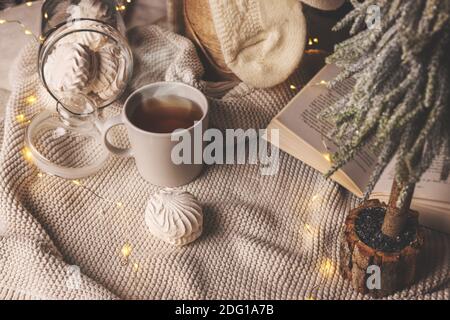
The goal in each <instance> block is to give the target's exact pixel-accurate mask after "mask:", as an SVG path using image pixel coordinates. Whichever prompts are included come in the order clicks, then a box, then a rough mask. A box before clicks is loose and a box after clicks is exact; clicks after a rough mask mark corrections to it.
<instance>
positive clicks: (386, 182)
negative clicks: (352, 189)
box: [373, 157, 450, 206]
mask: <svg viewBox="0 0 450 320" xmlns="http://www.w3.org/2000/svg"><path fill="white" fill-rule="evenodd" d="M443 165H444V157H438V158H437V159H435V161H434V162H433V164H432V165H431V167H430V169H429V170H428V171H427V172H425V174H424V175H423V176H422V178H421V179H420V182H419V183H418V184H417V185H416V190H415V192H414V200H415V201H416V200H427V201H431V202H441V203H450V179H447V180H446V181H442V180H441V179H440V178H441V171H442V167H443ZM394 172H395V161H392V162H391V163H390V164H389V166H388V167H387V168H386V170H385V171H384V173H383V175H382V176H381V178H380V181H379V182H378V183H377V185H376V186H375V189H374V192H373V193H374V194H389V192H390V190H391V186H392V181H393V180H394ZM438 206H439V205H438Z"/></svg>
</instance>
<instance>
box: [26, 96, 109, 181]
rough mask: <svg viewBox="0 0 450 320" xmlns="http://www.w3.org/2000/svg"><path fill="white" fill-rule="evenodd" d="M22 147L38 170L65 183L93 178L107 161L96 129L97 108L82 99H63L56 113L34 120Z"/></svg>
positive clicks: (39, 116) (75, 97)
mask: <svg viewBox="0 0 450 320" xmlns="http://www.w3.org/2000/svg"><path fill="white" fill-rule="evenodd" d="M25 144H26V146H27V147H28V149H29V150H30V152H31V154H32V157H33V160H34V162H35V164H36V166H37V167H38V168H39V169H40V170H42V171H43V172H45V173H47V174H51V175H55V176H59V177H62V178H65V179H81V178H85V177H88V176H90V175H93V174H95V173H96V172H97V171H99V170H100V169H101V168H102V167H103V165H104V163H105V161H106V160H107V159H108V157H109V152H108V150H107V149H106V147H105V146H104V144H103V141H102V136H101V132H100V130H99V129H98V127H97V108H96V107H95V104H94V103H93V102H92V101H91V100H89V99H88V98H87V97H85V96H82V95H68V96H66V97H63V98H62V100H60V102H59V103H58V106H57V112H51V111H44V112H41V113H39V114H38V115H37V116H35V117H34V118H33V119H32V121H31V123H30V125H29V126H28V128H27V132H26V134H25Z"/></svg>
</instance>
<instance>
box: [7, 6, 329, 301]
mask: <svg viewBox="0 0 450 320" xmlns="http://www.w3.org/2000/svg"><path fill="white" fill-rule="evenodd" d="M130 3H131V0H126V1H125V2H121V3H120V4H119V5H117V6H116V11H118V12H121V11H125V10H126V9H127V4H130ZM32 5H33V3H32V2H27V3H26V6H27V7H31V6H32ZM43 17H44V18H45V19H48V18H49V16H48V13H44V15H43ZM5 24H16V25H18V26H20V28H21V29H22V30H23V33H24V34H25V35H28V36H33V38H34V39H35V40H36V41H37V42H43V41H44V40H45V37H44V36H43V35H40V36H36V35H35V34H33V32H32V31H31V30H30V29H29V28H28V27H27V26H26V25H25V24H24V23H22V22H21V21H20V20H7V19H0V25H5ZM317 44H319V39H318V38H316V37H314V38H309V39H308V46H309V47H314V46H316V45H317ZM305 52H306V53H308V54H318V53H321V51H320V50H317V49H313V48H309V49H307V50H305ZM316 85H319V86H328V82H327V81H324V80H322V81H320V82H319V83H317V84H316ZM289 88H290V89H291V90H292V91H298V87H297V86H296V85H294V84H291V85H290V86H289ZM36 101H37V97H36V96H35V95H31V96H29V97H27V98H26V103H27V104H28V105H31V104H34V103H35V102H36ZM16 121H17V122H18V123H20V124H24V125H28V124H29V123H30V120H29V119H28V118H27V117H26V115H25V114H19V115H17V116H16ZM21 153H22V156H23V158H24V159H25V161H26V162H28V163H33V155H32V153H31V151H30V150H29V149H28V148H27V147H24V148H23V149H22V152H21ZM324 157H325V159H326V160H327V161H329V162H331V156H330V154H329V153H325V154H324ZM44 176H45V174H44V173H42V172H38V173H37V177H38V178H40V179H42V178H43V177H44ZM69 183H72V184H73V185H74V186H77V187H80V188H81V189H83V190H85V191H87V192H89V193H90V194H92V195H93V196H95V197H96V198H98V199H99V200H101V201H104V202H106V203H108V204H109V205H113V206H114V207H116V208H118V209H123V208H124V204H123V202H121V201H116V200H112V199H109V198H107V197H104V196H102V195H100V194H99V193H97V192H96V191H95V190H93V189H92V188H90V187H88V186H87V185H85V184H83V183H82V182H81V181H80V180H71V181H69ZM321 189H322V190H323V188H321ZM320 199H321V195H320V194H314V195H313V196H312V197H311V203H316V202H317V201H319V200H320ZM135 209H136V208H135ZM302 223H303V232H305V233H306V234H309V235H310V236H311V237H313V238H316V237H318V235H319V234H320V228H315V227H313V226H312V225H311V224H309V223H307V222H302ZM327 249H328V248H325V250H326V251H328V250H327ZM133 252H134V248H133V245H132V244H131V243H130V241H128V240H127V241H125V242H124V243H123V245H122V247H121V248H120V261H121V264H122V265H123V266H127V265H130V264H131V267H132V271H133V273H134V274H136V273H138V272H139V271H140V270H141V264H140V263H139V262H137V261H132V260H131V257H132V255H133ZM327 256H331V255H329V253H327ZM335 270H336V267H335V263H334V261H333V260H332V259H330V258H324V259H323V260H322V261H320V262H319V267H318V273H319V274H320V275H321V281H320V282H319V284H317V285H315V286H314V287H313V288H312V289H311V290H310V293H309V295H308V296H307V297H306V300H316V299H317V297H316V296H317V292H318V290H319V289H320V287H321V286H323V285H324V284H325V282H326V281H327V278H329V277H331V276H332V275H333V274H334V273H335Z"/></svg>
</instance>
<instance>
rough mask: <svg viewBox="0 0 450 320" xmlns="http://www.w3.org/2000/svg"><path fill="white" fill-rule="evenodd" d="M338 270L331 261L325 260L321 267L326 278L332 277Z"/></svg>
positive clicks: (321, 271)
mask: <svg viewBox="0 0 450 320" xmlns="http://www.w3.org/2000/svg"><path fill="white" fill-rule="evenodd" d="M335 270H336V267H335V265H334V263H333V261H331V260H330V259H325V260H324V261H323V262H322V264H321V265H320V273H321V274H322V275H323V276H325V277H331V276H332V275H333V274H334V272H335Z"/></svg>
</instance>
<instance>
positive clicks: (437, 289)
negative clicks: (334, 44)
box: [0, 27, 450, 299]
mask: <svg viewBox="0 0 450 320" xmlns="http://www.w3.org/2000/svg"><path fill="white" fill-rule="evenodd" d="M130 36H131V39H130V42H131V44H132V46H133V50H134V53H135V58H136V70H135V77H134V79H133V81H132V84H131V87H132V89H135V88H137V87H139V86H141V85H143V84H147V83H151V82H154V81H158V80H170V81H183V82H186V83H188V84H190V85H193V86H195V87H198V88H200V89H202V90H204V91H205V92H207V89H208V87H209V84H208V83H205V82H202V81H201V80H200V79H201V76H202V74H203V68H202V66H201V64H200V62H199V59H198V57H197V55H196V52H195V48H194V46H193V45H192V44H191V43H190V42H189V41H188V40H186V39H184V38H182V37H180V36H177V35H175V34H172V33H169V32H167V31H163V30H162V29H159V28H157V27H145V28H140V29H137V30H134V31H133V32H131V33H130ZM36 50H37V46H36V45H33V44H32V45H30V46H28V47H27V48H25V49H24V50H23V52H22V53H21V55H20V57H18V60H17V62H16V64H15V66H14V68H13V71H12V72H13V73H12V77H11V79H12V80H13V83H12V87H13V91H12V93H11V96H10V98H9V102H8V105H7V110H6V115H5V123H4V135H3V143H2V149H1V152H0V298H5V299H115V298H122V299H303V298H308V297H311V296H314V297H316V298H317V299H368V298H369V297H367V296H363V295H361V294H358V293H356V292H355V291H354V290H353V289H352V288H351V286H350V284H349V283H348V282H347V281H345V280H343V279H342V278H341V276H340V275H339V274H338V272H337V268H336V266H337V265H338V250H339V249H338V239H339V236H340V233H341V228H342V225H343V221H344V219H345V216H346V214H347V213H348V211H349V209H350V208H352V207H353V206H355V205H356V199H355V198H354V197H353V196H351V195H350V194H349V193H348V192H345V191H344V190H342V188H340V187H338V186H337V185H336V184H334V183H332V182H330V181H327V180H325V179H324V178H323V177H322V175H321V174H320V173H318V172H317V171H315V170H314V169H312V168H310V167H308V166H306V165H304V164H303V163H302V162H300V161H298V160H296V159H294V158H292V157H290V156H289V155H287V154H285V153H280V170H279V173H278V174H277V175H274V176H262V175H261V174H260V167H259V166H258V165H215V166H210V167H208V168H206V170H205V172H204V174H203V175H202V176H201V177H200V178H199V179H198V180H197V181H195V182H193V183H191V184H189V185H188V186H185V187H183V188H181V189H182V190H186V191H189V192H190V193H192V194H193V195H194V196H195V197H197V198H198V199H199V201H200V202H201V204H202V206H203V208H204V214H205V217H204V219H205V221H204V233H203V235H202V237H201V238H200V239H198V240H197V241H196V242H194V243H192V244H190V245H189V246H187V247H183V248H176V247H172V246H170V245H168V244H166V243H164V242H162V241H160V240H158V239H157V238H155V237H153V236H152V235H151V234H150V233H149V232H148V229H147V227H146V225H145V218H144V211H145V207H146V203H147V200H148V198H149V196H150V195H152V194H153V193H155V192H157V191H158V190H159V188H157V187H155V186H152V185H150V184H148V183H146V182H145V181H143V180H142V179H141V178H140V176H139V174H138V172H137V170H136V167H135V164H134V161H133V160H132V159H119V158H111V159H110V160H109V161H108V162H107V164H106V165H105V168H104V169H103V170H102V171H101V172H99V173H98V174H97V175H95V176H93V177H90V178H88V179H85V180H82V181H80V182H81V185H78V184H76V183H73V182H71V181H66V180H63V179H61V178H57V177H52V176H48V175H45V174H44V175H38V170H37V169H36V168H35V167H34V166H33V165H32V164H30V163H28V162H27V161H25V160H24V158H23V156H22V154H21V150H22V148H23V139H24V132H25V128H26V124H23V123H18V122H17V121H16V117H17V115H19V114H25V115H26V117H27V118H29V117H31V116H32V115H33V114H35V113H36V112H39V111H41V110H42V109H44V108H53V107H54V101H52V100H51V99H50V97H49V96H48V94H47V93H46V92H45V90H44V89H43V88H42V86H41V84H40V82H39V79H38V75H37V70H36V65H37V63H36V56H37V51H36ZM301 70H302V71H301V73H300V72H296V73H295V74H294V75H293V76H292V77H291V78H290V79H289V81H288V82H286V83H284V84H282V85H280V86H277V87H275V88H272V89H267V90H256V89H252V88H250V87H248V86H246V85H245V84H239V85H238V86H237V87H236V88H234V89H233V90H231V91H230V92H229V93H227V94H226V95H225V96H224V97H222V98H221V99H216V98H210V102H211V110H212V111H211V112H212V114H211V116H212V123H213V125H214V126H216V127H219V128H221V129H224V128H243V129H246V128H265V127H266V126H267V124H268V123H269V121H270V120H271V119H272V118H273V117H274V116H275V115H276V113H277V112H278V111H279V110H280V109H281V108H282V107H283V106H284V105H286V104H287V103H288V101H289V100H290V99H291V98H292V97H293V95H294V92H293V91H292V89H290V85H291V84H293V85H295V86H297V87H299V86H301V85H304V84H305V83H306V82H307V80H308V79H307V78H308V77H306V76H305V74H303V72H306V71H305V70H306V69H305V68H302V69H301ZM30 95H35V96H36V97H37V98H38V99H37V101H36V102H35V103H32V104H30V103H27V97H29V96H30ZM119 110H120V103H118V104H116V105H113V106H112V107H110V108H109V110H108V113H110V114H115V113H118V112H119ZM116 135H117V138H118V139H117V140H119V141H125V140H126V138H125V136H124V134H123V133H122V131H120V132H117V133H116ZM92 191H95V194H94V193H93V192H92ZM99 197H100V198H99ZM119 202H120V204H121V205H117V204H118V203H119ZM124 245H127V246H126V248H127V250H126V251H127V252H128V253H129V256H128V261H124V257H123V256H122V255H121V253H122V251H123V250H122V249H123V247H124ZM449 253H450V239H449V237H448V236H446V235H443V234H439V233H436V232H431V231H429V232H427V241H426V248H425V255H424V272H423V273H422V275H421V277H420V280H419V281H418V282H417V284H415V285H414V286H412V287H411V288H408V289H406V290H404V291H402V292H399V293H397V294H396V295H395V296H392V297H389V298H405V299H406V298H412V299H449V298H450V288H449V278H450V277H449V273H450V267H449V260H450V259H449ZM72 265H76V266H78V267H79V268H80V270H81V275H80V277H79V279H78V280H79V286H75V287H74V286H73V285H70V284H71V281H70V280H72V279H71V278H70V277H71V276H72V275H73V274H72V271H73V270H74V267H70V266H72Z"/></svg>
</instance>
